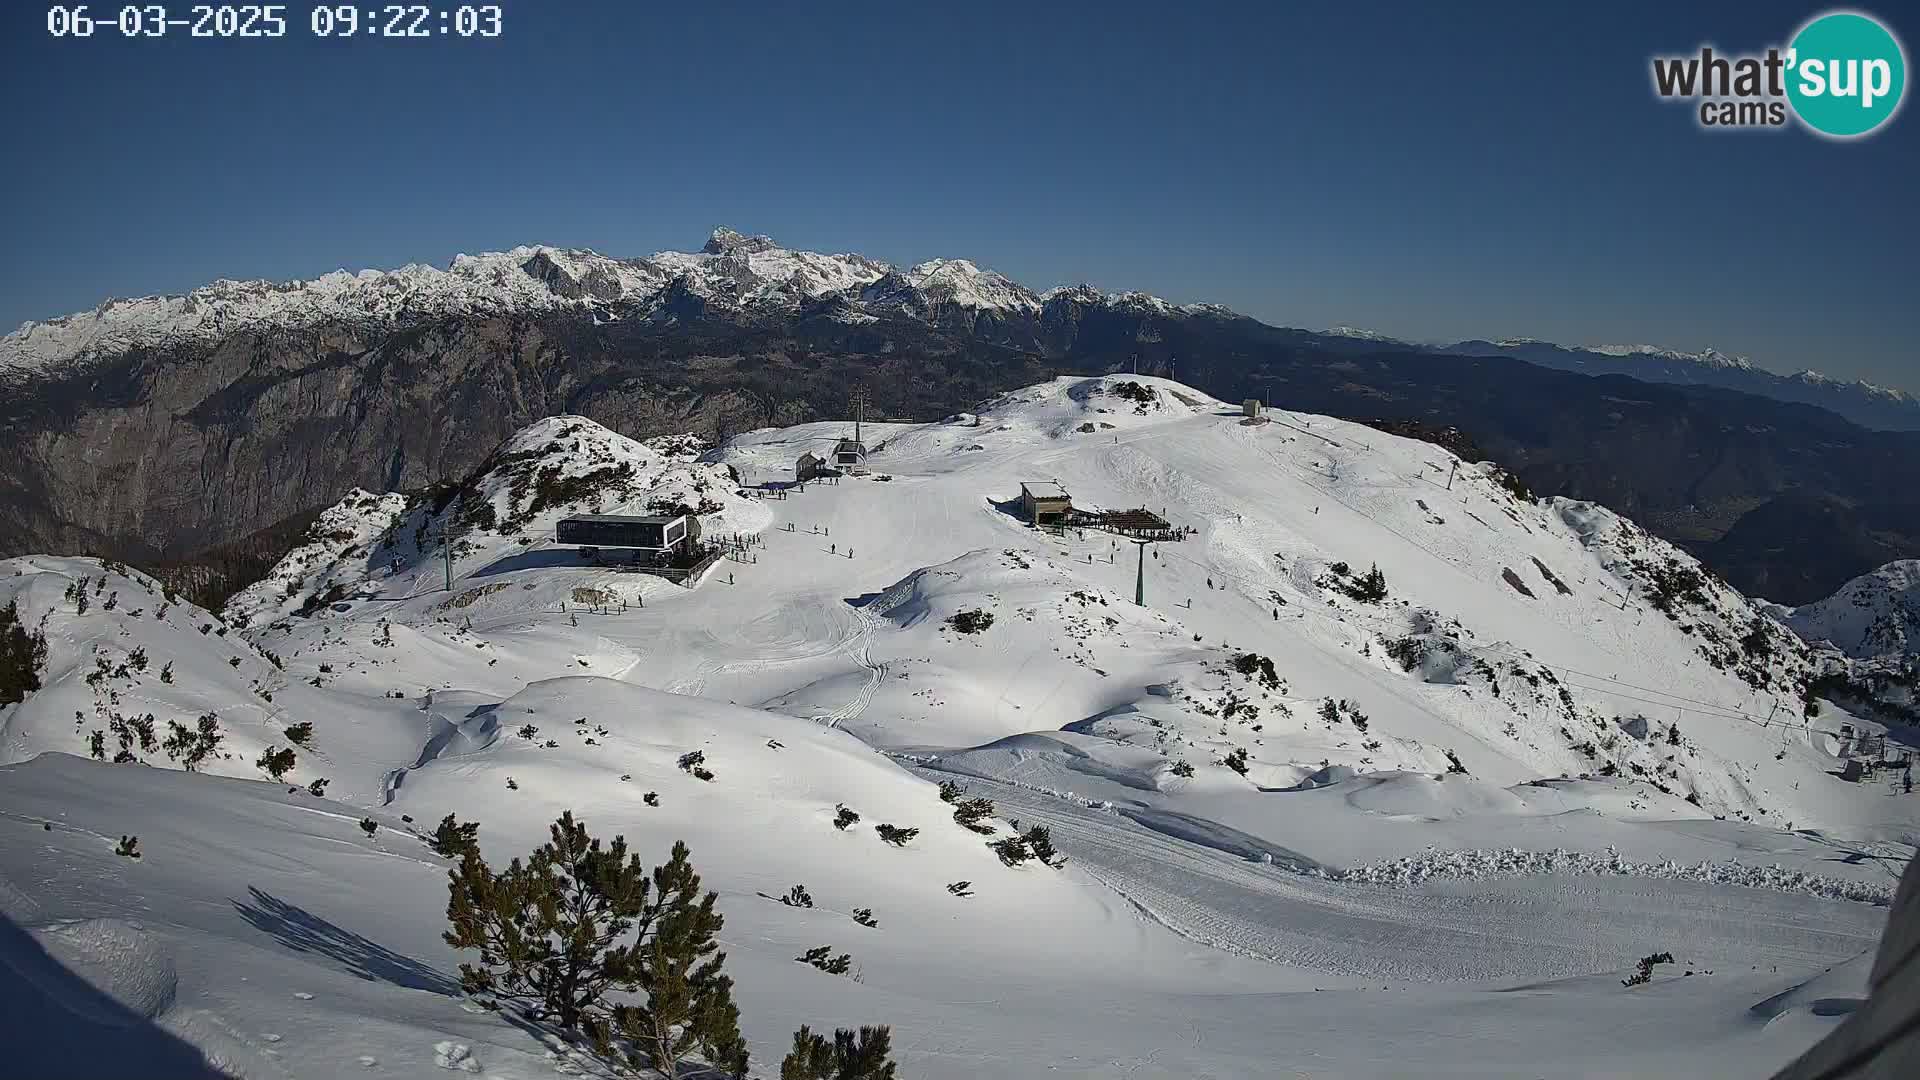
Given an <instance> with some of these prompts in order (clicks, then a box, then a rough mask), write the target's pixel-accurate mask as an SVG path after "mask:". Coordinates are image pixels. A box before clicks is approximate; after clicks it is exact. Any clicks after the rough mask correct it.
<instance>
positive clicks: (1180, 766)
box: [1167, 760, 1193, 777]
mask: <svg viewBox="0 0 1920 1080" xmlns="http://www.w3.org/2000/svg"><path fill="white" fill-rule="evenodd" d="M1167 770H1168V771H1169V772H1171V773H1173V775H1175V776H1181V777H1187V776H1192V775H1193V766H1192V765H1189V764H1187V763H1186V762H1185V761H1184V760H1183V761H1176V762H1174V763H1173V764H1172V765H1170V766H1168V767H1167Z"/></svg>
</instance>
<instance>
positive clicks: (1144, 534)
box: [1097, 508, 1180, 540]
mask: <svg viewBox="0 0 1920 1080" xmlns="http://www.w3.org/2000/svg"><path fill="white" fill-rule="evenodd" d="M1097 527H1098V528H1102V529H1105V530H1107V531H1108V532H1115V533H1119V534H1120V535H1121V536H1126V537H1131V538H1133V539H1136V540H1175V539H1179V537H1180V530H1178V529H1175V528H1174V527H1173V525H1172V523H1171V522H1169V521H1167V519H1166V518H1163V517H1161V516H1160V515H1159V514H1156V513H1154V512H1153V511H1151V510H1147V509H1144V508H1143V509H1139V510H1103V511H1101V512H1100V515H1099V519H1098V522H1097Z"/></svg>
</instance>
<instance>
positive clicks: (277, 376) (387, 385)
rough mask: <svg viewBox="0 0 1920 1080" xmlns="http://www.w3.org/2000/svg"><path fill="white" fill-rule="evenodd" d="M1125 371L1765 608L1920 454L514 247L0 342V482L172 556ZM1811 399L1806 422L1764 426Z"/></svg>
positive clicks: (774, 247)
mask: <svg viewBox="0 0 1920 1080" xmlns="http://www.w3.org/2000/svg"><path fill="white" fill-rule="evenodd" d="M1120 370H1139V371H1141V372H1143V373H1149V374H1159V375H1173V376H1177V377H1179V378H1180V379H1182V380H1183V381H1186V382H1189V383H1191V384H1193V385H1195V386H1197V387H1200V388H1201V389H1203V390H1205V391H1207V392H1208V393H1211V394H1213V395H1215V396H1217V397H1220V398H1223V399H1226V400H1240V399H1242V398H1246V397H1269V398H1271V399H1273V400H1274V401H1276V402H1284V403H1286V404H1288V405H1289V406H1292V407H1297V408H1302V409H1308V410H1313V411H1319V412H1327V413H1332V414H1335V415H1341V416H1347V417H1353V418H1360V419H1379V420H1387V421H1393V422H1402V423H1405V422H1415V423H1420V424H1428V425H1434V426H1442V427H1451V428H1454V429H1456V430H1458V431H1461V432H1464V433H1466V434H1467V435H1469V436H1471V437H1472V439H1473V440H1474V441H1475V442H1476V444H1477V445H1478V446H1480V447H1482V448H1484V451H1485V452H1486V453H1487V454H1488V455H1489V456H1490V457H1492V458H1493V459H1494V460H1497V461H1499V462H1500V463H1501V464H1503V465H1505V466H1506V467H1507V468H1509V469H1510V470H1512V471H1513V472H1514V473H1516V474H1517V475H1518V476H1520V477H1521V478H1522V480H1524V481H1525V483H1526V484H1527V485H1529V486H1530V487H1531V488H1533V489H1534V490H1535V491H1538V492H1540V493H1542V494H1564V495H1569V496H1574V497H1580V498H1588V499H1594V500H1596V501H1600V502H1603V503H1606V504H1607V505H1609V506H1612V507H1614V508H1615V509H1617V510H1620V511H1622V512H1624V513H1631V514H1634V515H1635V516H1636V517H1638V518H1640V519H1641V520H1643V521H1645V522H1647V523H1648V524H1649V526H1650V527H1652V528H1653V529H1654V530H1655V531H1656V532H1658V533H1659V534H1660V535H1662V536H1665V537H1667V538H1669V539H1672V540H1675V541H1678V542H1681V543H1683V544H1686V545H1688V546H1689V547H1690V548H1692V549H1693V550H1695V551H1696V552H1697V553H1699V554H1700V555H1701V556H1702V557H1703V558H1704V559H1705V560H1706V561H1707V562H1708V564H1709V565H1710V566H1712V567H1714V568H1715V569H1716V570H1718V571H1719V572H1721V573H1722V574H1724V575H1726V576H1727V577H1728V578H1729V580H1731V581H1733V582H1734V583H1735V584H1737V585H1739V586H1741V587H1742V588H1743V589H1745V590H1746V591H1748V592H1750V593H1755V594H1763V595H1766V596H1768V597H1769V598H1771V599H1775V600H1779V601H1782V602H1787V603H1795V602H1804V601H1808V600H1812V599H1816V598H1818V597H1821V596H1824V595H1826V594H1827V593H1829V592H1831V591H1832V589H1833V588H1835V587H1836V586H1838V585H1839V584H1840V583H1841V582H1843V581H1845V580H1847V579H1849V578H1851V577H1853V576H1855V575H1857V574H1859V573H1862V572H1865V571H1866V570H1869V569H1871V568H1872V567H1874V566H1878V565H1880V564H1881V563H1884V562H1887V561H1889V560H1891V559H1894V558H1899V557H1903V556H1906V555H1911V554H1914V553H1915V552H1916V551H1920V502H1916V500H1915V498H1914V497H1913V496H1911V495H1908V494H1905V493H1903V492H1901V491H1900V490H1898V488H1897V486H1894V485H1888V484H1885V483H1884V482H1882V481H1881V480H1880V479H1879V478H1881V477H1886V476H1891V475H1911V474H1913V472H1914V471H1915V469H1916V468H1920V434H1915V433H1912V432H1905V431H1881V430H1873V429H1871V428H1869V427H1863V426H1861V425H1859V424H1856V423H1851V422H1849V421H1848V420H1846V419H1843V418H1842V416H1841V415H1837V413H1838V412H1839V411H1841V410H1848V411H1850V412H1851V413H1852V414H1853V415H1855V416H1856V417H1857V418H1860V419H1867V420H1872V421H1873V422H1875V423H1881V424H1886V425H1888V426H1895V427H1897V426H1901V424H1900V423H1898V422H1895V421H1896V420H1897V417H1898V416H1899V415H1901V410H1902V409H1905V408H1909V407H1912V406H1913V403H1912V401H1911V399H1908V398H1906V397H1904V396H1903V395H1900V394H1898V393H1896V392H1891V391H1879V390H1877V389H1874V388H1866V387H1864V386H1862V385H1860V384H1838V383H1829V382H1825V381H1821V380H1818V379H1815V378H1813V377H1811V376H1798V377H1793V378H1785V377H1779V376H1772V375H1770V374H1767V373H1764V372H1760V371H1759V370H1758V369H1756V368H1753V367H1752V366H1751V365H1748V364H1745V363H1743V362H1736V361H1733V360H1731V359H1729V358H1724V357H1721V356H1719V354H1701V355H1698V356H1694V357H1691V358H1689V357H1688V356H1687V355H1686V354H1678V353H1659V352H1653V351H1647V350H1626V351H1621V352H1619V353H1618V354H1617V355H1616V352H1615V351H1614V350H1582V349H1565V348H1562V347H1559V346H1551V345H1546V344H1544V343H1535V342H1512V341H1508V342H1486V343H1481V342H1467V343H1459V344H1455V345H1450V346H1445V347H1442V348H1433V347H1425V346H1409V345H1406V344H1404V343H1399V342H1394V341H1391V340H1387V339H1383V338H1381V336H1379V335H1367V334H1365V333H1364V332H1355V331H1351V330H1342V331H1334V332H1313V331H1306V330H1295V329H1285V328H1280V327H1274V326H1270V325H1267V324H1265V323H1261V322H1259V321H1257V320H1254V319H1252V318H1248V317H1246V316H1244V315H1240V314H1237V313H1235V312H1233V311H1230V310H1228V309H1226V308H1223V307H1220V306H1217V305H1210V304H1173V303H1170V302H1168V301H1165V300H1162V299H1160V298H1158V297H1154V296H1151V295H1147V294H1144V293H1138V292H1121V293H1114V292H1104V291H1101V290H1098V289H1095V288H1092V287H1089V286H1073V287H1066V288H1055V289H1049V290H1046V291H1035V290H1032V289H1029V288H1027V287H1025V286H1023V285H1021V284H1019V283H1017V282H1014V281H1012V280H1010V279H1008V278H1007V277H1005V276H1003V275H1001V274H998V273H996V272H994V271H991V270H987V269H983V268H981V267H979V266H978V265H976V264H974V263H972V262H969V261H966V260H961V259H944V260H933V261H930V262H923V263H920V264H918V265H915V266H912V267H906V268H901V267H895V266H892V265H889V264H887V263H884V262H881V261H878V260H874V259H869V258H866V257H864V256H860V255H852V254H840V255H828V254H817V253H811V252H800V251H791V250H788V249H785V248H782V247H780V246H779V245H778V244H776V243H775V242H774V241H772V240H771V239H770V238H768V237H765V236H747V235H743V234H741V233H738V232H734V231H732V230H729V229H719V230H716V231H715V232H714V234H713V236H712V237H711V239H710V240H709V241H708V242H707V244H706V245H705V247H703V248H702V250H701V251H699V252H694V253H676V252H663V253H660V254H657V255H654V256H651V257H649V258H644V259H616V258H609V257H607V256H603V255H600V254H597V253H594V252H591V251H581V250H562V249H554V248H545V247H527V248H516V249H514V250H511V251H507V252H499V253H491V254H483V255H474V256H464V255H463V256H460V257H457V258H456V259H454V260H453V262H452V263H451V264H450V265H449V266H448V267H447V268H446V269H438V268H434V267H427V266H418V265H415V266H407V267H403V268H401V269H399V270H395V271H390V272H374V271H365V272H361V273H357V274H349V273H345V272H340V273H334V274H328V275H325V276H322V277H319V278H315V279H313V280H310V281H302V282H291V283H284V284H275V283H268V282H236V281H220V282H216V283H214V284H212V285H209V286H207V287H205V288H202V289H198V290H195V291H194V292H192V293H189V294H187V295H184V296H171V297H153V298H145V299H139V300H127V301H110V302H107V303H104V304H102V305H100V306H99V307H97V308H95V309H93V310H92V311H89V312H83V313H80V314H76V315H73V316H69V317H66V318H63V319H55V320H50V321H47V322H38V323H28V324H26V325H24V326H22V327H21V328H19V329H18V330H16V331H14V332H13V333H11V334H8V335H7V336H6V337H5V338H4V339H0V387H3V388H4V389H5V394H4V397H0V433H4V436H5V438H6V439H7V441H8V443H9V444H10V445H14V446H17V447H19V449H20V458H19V467H18V468H17V469H15V470H12V471H11V473H10V475H9V476H7V477H4V478H0V552H23V551H37V550H85V551H95V552H99V553H102V554H108V555H112V556H115V557H120V558H126V559H132V560H141V561H147V562H151V561H153V560H166V559H176V560H177V559H182V558H191V557H193V556H195V555H196V554H198V553H200V552H202V551H204V550H206V549H208V548H209V547H212V546H215V545H221V544H231V543H233V542H235V541H240V540H242V539H243V538H246V537H249V536H252V535H255V534H259V533H261V532H262V531H263V530H265V531H268V532H277V533H279V534H284V533H286V532H287V531H289V528H290V526H289V524H288V523H293V526H301V525H304V520H305V517H306V516H310V515H311V514H313V513H314V512H316V511H317V510H318V509H319V508H320V506H321V504H322V493H324V492H330V491H339V490H346V489H348V488H352V487H365V488H371V489H380V490H419V489H423V488H426V487H430V486H432V485H435V484H441V483H446V482H450V481H453V480H457V479H458V478H460V477H461V476H463V475H465V474H466V473H467V472H468V471H469V470H471V469H472V468H474V467H475V466H476V465H478V464H479V463H480V461H481V459H482V458H483V457H484V455H485V453H486V452H487V449H488V448H490V447H491V446H493V445H495V444H497V443H498V442H499V441H500V440H502V439H503V438H505V437H507V436H508V435H509V434H511V433H512V432H513V431H514V430H516V429H517V428H519V427H521V426H523V425H525V424H527V423H530V422H532V421H534V420H536V419H539V418H540V417H543V416H548V415H553V414H556V413H563V412H569V413H579V414H582V415H586V416H590V417H592V418H594V419H596V420H598V421H600V422H603V423H606V424H608V425H609V426H611V427H613V428H615V429H616V430H620V431H622V432H626V433H628V434H632V435H636V436H649V435H655V434H662V433H667V432H677V431H687V430H693V431H698V432H701V433H702V434H704V435H708V436H713V435H726V434H728V433H731V432H733V431H738V430H743V429H748V428H754V427H761V426H766V425H770V424H792V423H797V422H801V421H807V420H815V419H822V418H829V417H838V416H845V415H848V413H849V412H850V408H849V398H850V396H851V393H850V392H851V391H852V390H853V389H854V388H855V387H860V388H862V389H863V390H864V392H865V395H866V400H867V401H868V403H869V405H870V407H871V408H872V409H873V410H875V412H877V413H878V414H880V415H884V416H910V417H915V418H923V419H924V418H930V417H938V416H942V415H946V414H947V413H950V412H952V411H955V410H957V409H960V408H963V407H965V406H966V405H967V404H968V403H970V402H972V401H975V400H978V399H980V398H982V397H985V396H988V395H990V394H992V393H994V392H998V391H1002V390H1006V389H1009V388H1012V387H1015V386H1020V385H1026V384H1029V383H1032V382H1034V381H1036V380H1037V379H1041V378H1045V377H1047V376H1049V375H1052V374H1055V373H1058V372H1062V371H1073V372H1101V371H1120ZM1622 371H1631V372H1632V373H1633V375H1635V376H1637V377H1635V378H1629V377H1628V376H1627V375H1625V374H1622V373H1621V372H1622ZM1576 372H1581V373H1576ZM1643 380H1651V381H1643ZM1770 380H1777V382H1776V381H1770ZM1732 390H1738V391H1739V392H1731V391H1732ZM1796 394H1797V395H1800V396H1801V397H1808V396H1811V397H1814V398H1816V399H1818V400H1817V403H1818V404H1820V405H1823V406H1825V408H1824V409H1822V408H1810V407H1807V406H1806V405H1805V404H1803V403H1799V402H1797V401H1793V400H1776V399H1781V398H1792V397H1793V396H1794V395H1796ZM1869 399H1870V400H1871V402H1872V403H1874V410H1877V411H1873V412H1872V415H1871V416H1870V415H1868V412H1866V411H1863V410H1864V409H1865V408H1866V406H1865V405H1861V404H1858V403H1859V402H1864V401H1868V400H1869ZM1850 403H1852V404H1850ZM1829 410H1831V411H1829ZM1915 411H1916V415H1917V416H1920V409H1916V410H1915ZM1883 414H1884V415H1883ZM1876 417H1879V419H1875V418H1876ZM1885 417H1894V418H1895V420H1888V419H1886V418H1885ZM1910 426H1915V427H1920V419H1916V420H1915V421H1913V423H1912V424H1911V425H1910ZM1782 500H1785V501H1784V502H1782ZM1807 502H1811V503H1812V504H1813V505H1815V506H1816V507H1818V508H1819V511H1820V515H1821V516H1822V517H1823V519H1824V520H1830V521H1832V522H1835V523H1838V526H1839V527H1840V528H1842V529H1844V532H1843V533H1841V534H1835V533H1834V532H1833V531H1831V530H1826V531H1821V532H1814V533H1812V534H1810V535H1809V534H1808V530H1796V529H1787V530H1784V531H1783V530H1781V529H1778V528H1774V527H1762V526H1761V525H1760V524H1751V525H1750V524H1749V523H1763V522H1767V521H1770V520H1773V519H1777V518H1782V517H1785V518H1787V519H1789V520H1790V521H1798V520H1800V519H1801V517H1802V516H1803V515H1802V514H1801V513H1800V511H1801V509H1803V506H1802V504H1804V503H1807ZM1743 526H1747V527H1743ZM292 531H296V532H297V531H298V530H297V527H293V528H292Z"/></svg>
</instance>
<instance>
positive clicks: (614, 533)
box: [553, 514, 700, 554]
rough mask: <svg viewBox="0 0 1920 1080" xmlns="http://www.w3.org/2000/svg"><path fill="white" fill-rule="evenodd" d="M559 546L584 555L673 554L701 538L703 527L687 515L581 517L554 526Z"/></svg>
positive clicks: (599, 515) (600, 515) (563, 520)
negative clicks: (620, 551)
mask: <svg viewBox="0 0 1920 1080" xmlns="http://www.w3.org/2000/svg"><path fill="white" fill-rule="evenodd" d="M553 538H554V541H555V542H556V543H561V544H571V545H573V546H575V547H578V548H581V549H582V553H583V554H585V553H587V551H589V550H591V551H593V553H595V554H597V553H598V549H601V548H621V549H629V550H632V551H635V552H642V553H651V554H672V553H676V552H679V551H682V550H684V549H686V548H687V547H689V546H691V545H692V543H693V542H694V541H695V540H698V539H699V538H700V526H699V524H698V522H696V521H695V520H694V519H693V518H692V517H690V516H688V515H686V514H674V515H667V516H655V517H629V516H625V515H620V514H581V515H579V516H577V517H568V518H561V519H560V520H559V521H558V522H555V523H554V527H553Z"/></svg>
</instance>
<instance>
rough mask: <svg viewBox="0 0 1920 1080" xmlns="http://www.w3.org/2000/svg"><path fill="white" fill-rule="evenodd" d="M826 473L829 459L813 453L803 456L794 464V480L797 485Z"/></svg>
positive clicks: (809, 452)
mask: <svg viewBox="0 0 1920 1080" xmlns="http://www.w3.org/2000/svg"><path fill="white" fill-rule="evenodd" d="M826 471H827V459H826V458H823V457H820V456H819V455H817V454H814V453H813V452H812V451H808V452H807V453H804V454H801V455H800V460H798V461H796V462H794V463H793V479H794V482H795V483H797V484H804V483H806V482H807V481H809V480H811V479H813V478H814V477H816V476H819V475H820V474H821V473H823V472H826Z"/></svg>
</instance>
